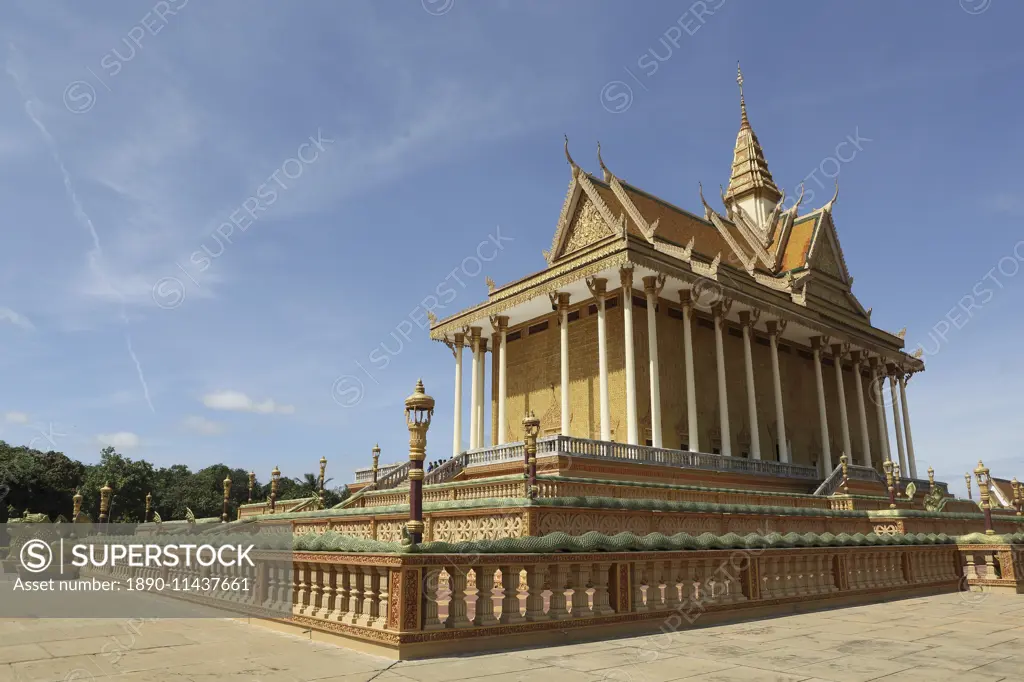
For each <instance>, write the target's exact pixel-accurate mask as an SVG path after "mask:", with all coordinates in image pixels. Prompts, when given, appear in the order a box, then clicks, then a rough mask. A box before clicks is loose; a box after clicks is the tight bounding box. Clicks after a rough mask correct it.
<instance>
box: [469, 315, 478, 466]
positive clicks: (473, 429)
mask: <svg viewBox="0 0 1024 682" xmlns="http://www.w3.org/2000/svg"><path fill="white" fill-rule="evenodd" d="M469 347H470V349H471V350H472V351H473V366H472V367H471V369H470V386H469V449H470V450H473V449H475V448H478V447H480V443H479V442H477V433H478V429H477V420H478V419H479V418H480V411H479V409H478V403H479V402H480V327H470V329H469Z"/></svg>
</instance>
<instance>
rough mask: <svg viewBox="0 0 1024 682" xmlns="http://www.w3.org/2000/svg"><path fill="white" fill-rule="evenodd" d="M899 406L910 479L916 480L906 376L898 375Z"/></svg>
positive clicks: (915, 461)
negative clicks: (901, 409)
mask: <svg viewBox="0 0 1024 682" xmlns="http://www.w3.org/2000/svg"><path fill="white" fill-rule="evenodd" d="M900 404H901V405H902V406H903V431H904V433H905V435H906V438H907V461H908V463H909V464H910V477H911V478H917V460H916V459H915V458H914V439H913V437H911V435H910V409H909V408H908V407H907V375H906V374H902V373H901V374H900Z"/></svg>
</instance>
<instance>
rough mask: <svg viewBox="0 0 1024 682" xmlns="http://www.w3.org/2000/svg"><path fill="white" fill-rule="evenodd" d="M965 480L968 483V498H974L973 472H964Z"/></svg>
mask: <svg viewBox="0 0 1024 682" xmlns="http://www.w3.org/2000/svg"><path fill="white" fill-rule="evenodd" d="M964 482H965V483H967V499H968V500H973V499H974V497H972V496H971V474H970V472H967V473H966V474H964Z"/></svg>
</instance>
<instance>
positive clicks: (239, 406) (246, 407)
mask: <svg viewBox="0 0 1024 682" xmlns="http://www.w3.org/2000/svg"><path fill="white" fill-rule="evenodd" d="M203 404H204V405H206V406H207V407H209V408H210V409H211V410H226V411H230V412H255V413H257V414H275V413H276V414H292V413H293V412H295V407H294V406H292V405H279V404H278V403H276V402H274V401H273V400H271V399H270V398H267V399H266V400H262V401H256V400H253V399H252V398H250V397H249V396H247V395H246V394H245V393H241V392H239V391H215V392H213V393H208V394H207V395H204V396H203Z"/></svg>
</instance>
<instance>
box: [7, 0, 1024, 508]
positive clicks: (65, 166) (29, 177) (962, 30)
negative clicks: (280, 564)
mask: <svg viewBox="0 0 1024 682" xmlns="http://www.w3.org/2000/svg"><path fill="white" fill-rule="evenodd" d="M703 8H706V9H707V12H703ZM2 13H3V20H2V22H0V34H2V37H3V49H4V56H3V59H4V62H5V69H4V73H3V74H2V75H3V78H2V79H0V162H2V163H0V206H2V207H3V209H2V220H3V223H2V234H3V242H2V244H3V248H2V249H0V264H2V269H0V347H2V349H3V350H2V351H0V372H2V376H3V384H4V386H5V390H4V395H3V397H2V398H0V414H2V415H4V416H3V419H2V421H0V438H3V439H5V440H8V441H10V442H14V443H29V442H30V441H33V439H35V440H34V442H33V444H34V445H35V446H36V447H40V448H42V449H48V448H50V447H55V448H56V449H61V450H64V451H65V452H67V453H68V454H70V455H72V456H75V457H78V458H80V459H83V460H86V461H92V460H95V459H96V458H97V456H98V453H99V449H100V447H102V445H103V444H104V443H113V444H114V445H116V446H117V447H118V448H119V449H120V450H121V451H122V452H124V453H125V454H128V455H129V456H132V457H145V458H147V459H150V460H151V461H154V462H156V463H158V464H160V465H170V464H173V463H185V464H188V465H190V466H193V467H201V466H204V465H206V464H209V463H213V462H224V463H227V464H229V465H232V466H240V467H246V468H255V470H256V471H257V472H259V474H260V476H261V478H265V477H266V472H268V471H269V470H270V469H271V468H272V467H273V466H274V465H275V464H279V465H280V466H281V467H282V469H283V470H284V472H285V474H286V475H294V476H298V475H301V474H302V473H303V472H306V471H314V470H315V468H316V461H317V460H318V459H319V457H320V455H321V454H326V456H327V457H328V459H329V460H330V464H329V473H331V474H333V475H334V476H335V477H336V479H337V480H339V481H342V480H350V478H351V470H352V469H353V468H355V467H357V466H363V465H365V464H367V463H368V462H369V455H370V448H371V447H372V446H373V444H374V442H377V441H379V442H380V444H381V447H382V448H383V450H384V455H383V459H384V460H386V461H391V460H398V459H402V458H404V456H405V454H404V453H405V452H406V449H407V448H406V445H407V432H406V430H405V425H404V421H403V414H402V400H403V399H404V398H405V396H406V395H408V393H409V392H410V391H411V390H412V387H413V385H414V383H415V380H416V378H417V377H420V376H422V377H423V380H424V382H425V384H426V386H427V390H428V392H430V393H431V394H433V395H434V397H435V398H436V399H437V414H436V416H435V425H434V426H433V427H432V428H431V431H430V434H429V445H428V453H429V454H431V455H436V456H437V457H443V456H446V455H447V454H448V453H449V452H450V443H451V424H452V422H451V404H452V402H451V401H452V378H453V376H452V375H453V367H452V365H453V363H452V360H451V354H450V353H449V351H448V350H447V349H445V348H444V347H443V346H440V345H438V344H435V343H433V342H431V341H430V340H429V339H428V335H427V332H426V330H425V329H423V328H421V327H420V326H419V324H418V321H422V313H421V312H420V313H417V312H416V311H417V306H418V304H419V303H420V302H421V301H422V300H423V298H424V297H425V296H426V295H427V294H429V293H431V292H433V291H435V290H436V289H437V288H438V286H439V285H441V284H442V283H445V282H447V283H448V285H449V286H450V288H451V289H452V290H454V292H455V295H454V298H453V300H451V301H450V303H449V304H448V306H447V307H446V308H445V309H443V310H441V309H439V310H438V312H439V313H441V314H442V315H444V314H449V313H452V312H455V311H457V310H460V309H462V308H465V307H468V306H470V305H472V304H474V303H476V302H478V301H479V300H481V299H483V298H484V297H485V295H486V291H487V288H486V285H485V282H484V279H485V276H490V277H493V278H494V279H495V280H496V281H497V282H499V283H502V282H506V281H509V280H512V279H515V278H518V277H520V276H522V275H524V274H527V273H530V272H533V271H536V270H538V269H540V268H541V267H542V266H543V259H542V256H541V251H542V249H545V248H548V246H549V244H550V239H551V235H552V233H553V230H554V227H555V222H556V220H557V217H558V212H559V209H560V207H561V204H562V201H563V198H564V194H565V188H566V186H567V183H568V177H569V172H568V169H567V167H566V165H565V160H564V157H563V156H562V149H561V145H562V135H563V134H568V135H569V138H570V141H571V146H572V149H573V152H574V156H575V158H576V160H577V161H578V162H580V163H581V164H583V165H584V166H586V167H588V168H590V169H591V170H596V166H597V163H596V159H595V155H594V148H595V145H596V142H597V141H598V140H600V141H601V143H602V150H603V153H604V158H605V160H606V162H607V163H608V164H609V166H610V167H611V168H612V169H613V170H614V171H615V172H616V173H617V174H618V175H619V176H620V177H622V178H625V179H627V180H628V181H630V182H631V183H633V184H636V185H638V186H640V187H643V188H645V189H647V190H648V191H650V192H652V193H655V194H657V195H659V196H662V197H664V198H665V199H667V200H670V201H672V202H674V203H676V204H678V205H681V206H683V207H686V208H689V209H690V210H695V211H696V210H698V207H699V206H700V203H699V198H698V195H697V183H698V182H703V183H704V185H705V186H706V187H708V188H714V187H716V185H718V184H719V183H725V182H727V181H728V173H729V165H730V162H731V152H732V146H733V142H734V140H735V135H736V130H737V128H738V119H739V113H738V106H737V93H736V83H735V68H736V61H737V60H740V61H741V62H742V63H743V65H744V76H745V81H746V82H745V92H746V96H747V102H748V107H749V110H750V117H751V121H752V123H753V126H754V129H755V130H756V131H757V134H758V137H759V138H760V140H761V143H762V145H763V146H764V149H765V153H766V156H767V158H768V162H769V164H770V167H771V170H772V173H773V175H774V177H775V180H776V182H777V183H778V184H779V185H780V186H782V187H785V188H786V189H787V191H788V192H789V193H790V194H792V193H793V192H794V191H795V189H796V187H797V186H798V185H799V184H800V183H801V181H804V180H805V179H806V183H805V184H806V187H807V189H808V190H811V191H815V193H816V196H815V197H813V198H811V197H810V196H808V199H807V203H808V204H810V205H812V206H818V205H820V204H821V203H823V202H824V201H826V200H827V199H828V197H829V196H831V184H832V180H830V179H828V178H826V177H825V175H826V174H835V173H836V172H838V179H839V182H840V187H841V194H840V199H839V202H838V203H837V206H836V209H835V217H836V221H837V226H838V229H839V234H840V238H841V240H842V244H843V248H844V250H845V254H846V258H847V261H848V264H849V266H850V269H851V271H852V273H853V275H854V277H855V279H856V283H855V285H854V292H855V293H856V294H857V296H858V297H859V299H860V300H861V302H862V303H863V304H864V305H865V306H866V307H872V308H873V309H874V316H873V321H874V322H875V324H876V325H878V326H880V327H882V328H884V329H888V330H891V331H896V330H898V329H900V328H902V327H907V329H908V333H907V345H908V349H909V350H913V349H914V348H916V347H917V346H918V345H924V347H925V349H926V351H927V353H928V354H927V357H926V361H927V367H928V369H927V372H925V373H924V374H923V375H920V376H917V377H915V378H914V379H913V381H911V383H910V385H909V394H910V408H911V420H912V426H913V434H914V439H915V445H916V450H917V453H918V459H919V462H920V468H921V470H922V472H923V470H924V469H925V468H926V467H927V465H928V464H931V465H933V466H935V468H936V469H937V470H938V472H939V476H940V478H943V479H946V480H950V481H951V482H952V483H954V484H958V485H959V486H960V487H961V488H962V486H963V483H962V473H963V472H964V471H965V470H967V469H968V468H969V467H970V468H973V467H972V465H973V464H975V463H976V462H977V460H978V458H979V457H983V458H984V459H985V460H986V463H987V464H989V465H990V466H991V468H992V471H993V475H997V476H998V475H1005V476H1012V475H1014V474H1024V472H1018V471H1015V470H1014V466H1016V467H1017V469H1019V468H1020V464H1021V462H1022V456H1021V454H1020V453H1021V446H1022V441H1024V438H1022V436H1021V435H1020V432H1019V430H1018V429H1017V428H1016V426H1017V424H1018V422H1019V413H1020V405H1021V404H1022V403H1024V400H1022V393H1024V389H1022V388H1021V385H1020V384H1021V378H1022V377H1024V360H1022V358H1021V353H1020V351H1019V348H1020V334H1021V331H1022V329H1021V327H1022V322H1021V317H1020V310H1021V306H1022V303H1024V276H1017V275H1018V272H1017V270H1018V268H1020V267H1021V261H1022V260H1024V244H1022V245H1021V246H1016V245H1017V244H1018V242H1020V240H1021V239H1022V238H1024V236H1022V230H1021V221H1022V218H1024V197H1022V195H1021V192H1020V186H1021V183H1022V180H1024V177H1022V170H1021V166H1020V158H1021V156H1022V152H1024V140H1022V138H1021V133H1020V125H1019V122H1020V114H1019V111H1020V109H1021V107H1022V104H1024V102H1022V100H1024V91H1022V88H1021V87H1020V86H1021V77H1020V73H1021V71H1022V69H1024V48H1022V47H1020V42H1019V35H1017V32H1018V28H1019V26H1020V25H1021V23H1022V22H1024V7H1022V6H1020V5H1019V4H1018V3H1013V2H1009V1H1008V0H963V1H962V2H957V0H942V1H941V2H932V3H928V4H927V9H925V5H923V4H920V3H913V4H912V3H891V2H858V3H852V2H851V3H818V2H809V1H808V2H797V1H792V2H786V3H764V2H745V1H743V0H707V2H706V3H697V4H696V5H690V4H689V3H687V2H683V3H669V2H646V3H613V2H594V1H590V0H588V1H587V2H583V1H582V0H581V1H568V0H563V1H561V2H557V3H552V2H540V1H538V2H507V1H505V2H468V1H466V0H423V2H419V1H417V0H410V1H404V2H389V3H371V2H365V3H357V2H345V3H336V2H328V1H326V0H325V1H321V2H317V1H312V0H311V1H309V2H305V3H270V2H240V1H237V2H236V1H233V0H223V1H221V2H217V3H200V2H197V1H196V0H191V2H190V1H188V0H167V1H166V2H156V3H152V4H151V3H149V2H148V1H147V2H114V1H110V2H105V3H101V4H99V5H90V6H89V8H88V9H86V8H85V7H84V6H83V5H82V4H81V3H72V2H46V3H41V2H36V1H34V0H27V1H24V2H7V3H5V4H4V8H3V10H2ZM850 136H852V137H854V138H855V139H859V140H861V142H860V143H859V145H858V147H859V148H857V149H856V151H855V153H854V154H852V158H850V157H851V151H850V149H851V148H850V147H849V146H847V147H846V148H844V150H843V151H842V154H843V157H844V160H843V161H842V162H838V161H834V160H830V159H834V158H835V157H836V146H837V145H838V144H839V143H840V142H842V141H843V140H845V139H847V138H848V137H850ZM300 157H301V159H302V160H296V159H298V158H300ZM816 169H817V170H816ZM812 172H816V174H815V175H814V176H813V177H811V178H810V179H807V178H808V176H809V174H811V173H812ZM819 179H821V180H823V183H822V185H818V184H817V183H818V181H819ZM271 191H273V192H274V198H273V200H272V201H271V200H270V199H269V198H268V197H269V196H270V195H269V192H271ZM261 193H262V194H261ZM708 194H709V198H710V197H711V196H717V195H715V193H714V192H713V191H709V193H708ZM256 196H263V197H264V202H263V205H262V206H261V208H260V210H259V211H251V212H247V208H248V209H252V207H253V206H254V205H255V204H253V203H246V202H247V200H249V199H250V197H256ZM713 203H717V202H713ZM232 220H234V221H235V223H234V225H233V226H232V225H231V222H230V221H232ZM242 226H244V229H243V227H242ZM218 229H219V230H221V233H222V234H224V233H226V234H228V236H229V239H230V242H229V241H228V240H226V239H224V238H223V237H221V236H220V235H217V230H218ZM485 243H490V244H492V245H493V244H498V245H500V248H493V247H487V248H484V247H481V246H480V245H481V244H485ZM1015 247H1016V249H1017V253H1018V254H1019V256H1018V255H1015V252H1014V249H1015ZM204 248H205V249H207V250H208V252H209V254H211V255H207V254H206V252H204ZM478 249H481V251H480V252H479V253H483V254H484V255H486V256H487V257H488V258H489V259H487V260H486V262H482V270H480V267H479V265H478V263H480V261H475V259H476V258H477V256H476V254H477V253H478ZM212 254H216V256H215V257H212ZM993 269H994V270H993ZM972 291H973V292H974V293H973V294H972ZM985 291H990V292H991V293H990V294H987V295H985V294H984V292H985ZM968 294H972V295H973V296H974V297H975V298H974V303H975V306H974V307H973V308H972V307H971V306H970V301H967V302H963V297H964V296H966V295H968ZM448 298H450V296H446V300H447V299H448ZM958 306H959V307H958ZM965 310H967V311H968V312H964V311H965ZM943 320H945V321H943ZM946 327H948V328H949V329H948V331H944V329H945V328H946ZM936 330H938V331H936ZM939 332H943V333H944V336H945V338H944V339H940V338H939V336H938V333H939ZM403 334H404V336H403ZM405 337H408V338H405ZM936 339H938V340H936ZM381 344H384V346H382V345H381ZM399 347H401V350H400V351H399V350H398V349H399ZM375 349H378V350H377V352H378V354H380V353H382V352H383V351H385V350H386V351H387V353H388V359H389V364H388V366H387V367H385V368H381V367H380V366H379V365H380V363H377V364H373V363H371V362H370V361H369V358H370V354H371V353H372V352H374V350H375ZM391 353H394V355H393V356H392V355H390V354H391ZM364 369H365V371H364ZM467 371H468V369H467ZM353 377H354V378H353ZM339 378H343V381H342V383H340V384H337V383H336V381H337V380H338V379H339ZM357 380H358V381H357ZM464 423H468V418H466V419H464ZM50 441H52V442H53V444H52V445H51V443H50ZM922 475H923V473H922Z"/></svg>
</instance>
